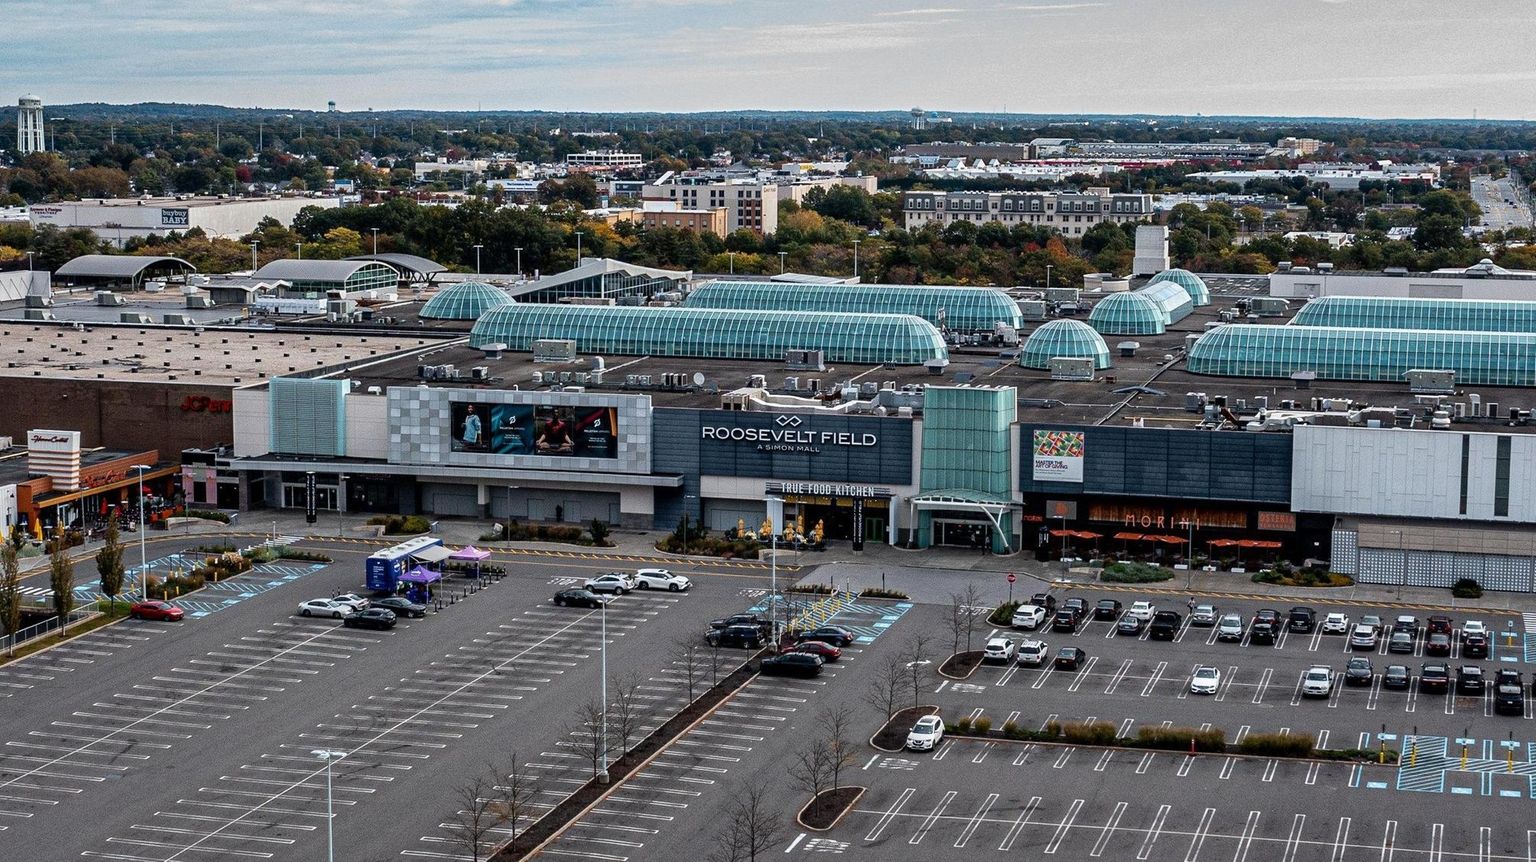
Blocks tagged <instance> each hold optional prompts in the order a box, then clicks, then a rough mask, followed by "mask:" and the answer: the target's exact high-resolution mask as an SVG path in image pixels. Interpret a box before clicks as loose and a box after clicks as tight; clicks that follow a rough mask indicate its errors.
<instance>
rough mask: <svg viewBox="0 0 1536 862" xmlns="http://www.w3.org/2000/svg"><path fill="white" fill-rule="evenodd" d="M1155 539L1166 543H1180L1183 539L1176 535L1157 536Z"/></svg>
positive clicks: (1182, 542)
mask: <svg viewBox="0 0 1536 862" xmlns="http://www.w3.org/2000/svg"><path fill="white" fill-rule="evenodd" d="M1157 540H1158V541H1159V542H1162V543H1164V544H1168V545H1182V544H1184V540H1183V539H1181V538H1179V537H1178V536H1158V537H1157Z"/></svg>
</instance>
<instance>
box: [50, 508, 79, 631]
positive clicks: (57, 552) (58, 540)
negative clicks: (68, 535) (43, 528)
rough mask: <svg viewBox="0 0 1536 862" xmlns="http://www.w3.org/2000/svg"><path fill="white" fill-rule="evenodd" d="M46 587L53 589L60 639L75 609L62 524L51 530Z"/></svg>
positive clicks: (72, 573)
mask: <svg viewBox="0 0 1536 862" xmlns="http://www.w3.org/2000/svg"><path fill="white" fill-rule="evenodd" d="M48 585H49V586H50V587H52V588H53V612H54V614H55V615H56V616H58V618H59V637H60V638H62V637H64V624H65V622H67V620H68V617H69V612H70V611H72V610H74V609H75V564H74V563H72V562H70V559H69V548H67V547H66V546H65V540H64V526H63V525H62V524H61V525H59V526H57V527H55V528H54V530H53V553H52V554H51V555H50V557H49V560H48Z"/></svg>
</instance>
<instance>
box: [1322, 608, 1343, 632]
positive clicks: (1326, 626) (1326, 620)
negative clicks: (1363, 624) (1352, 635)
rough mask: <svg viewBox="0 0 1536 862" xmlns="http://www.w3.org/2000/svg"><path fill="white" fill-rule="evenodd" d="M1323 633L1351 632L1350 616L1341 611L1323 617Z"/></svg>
mask: <svg viewBox="0 0 1536 862" xmlns="http://www.w3.org/2000/svg"><path fill="white" fill-rule="evenodd" d="M1323 634H1325V635H1347V634H1349V617H1348V616H1345V615H1344V614H1341V613H1331V614H1329V615H1327V616H1325V617H1323Z"/></svg>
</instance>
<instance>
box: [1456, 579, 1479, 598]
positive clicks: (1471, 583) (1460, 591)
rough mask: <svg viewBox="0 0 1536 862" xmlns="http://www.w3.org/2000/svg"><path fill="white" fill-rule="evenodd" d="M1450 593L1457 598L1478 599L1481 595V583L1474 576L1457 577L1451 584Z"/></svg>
mask: <svg viewBox="0 0 1536 862" xmlns="http://www.w3.org/2000/svg"><path fill="white" fill-rule="evenodd" d="M1451 595H1452V596H1454V597H1456V598H1458V599H1480V598H1482V597H1483V585H1482V584H1479V583H1478V582H1477V580H1476V579H1474V578H1459V579H1457V581H1456V583H1454V584H1452V585H1451Z"/></svg>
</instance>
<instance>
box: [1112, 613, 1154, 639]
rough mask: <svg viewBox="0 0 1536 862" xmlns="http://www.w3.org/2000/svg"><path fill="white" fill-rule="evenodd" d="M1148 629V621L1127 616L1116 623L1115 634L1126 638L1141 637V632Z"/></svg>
mask: <svg viewBox="0 0 1536 862" xmlns="http://www.w3.org/2000/svg"><path fill="white" fill-rule="evenodd" d="M1146 627H1147V621H1146V620H1144V619H1142V618H1141V617H1133V616H1131V615H1130V614H1126V615H1125V616H1123V617H1121V618H1120V622H1117V623H1115V634H1116V635H1120V636H1125V637H1134V636H1139V635H1140V634H1141V630H1142V629H1144V628H1146Z"/></svg>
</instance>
